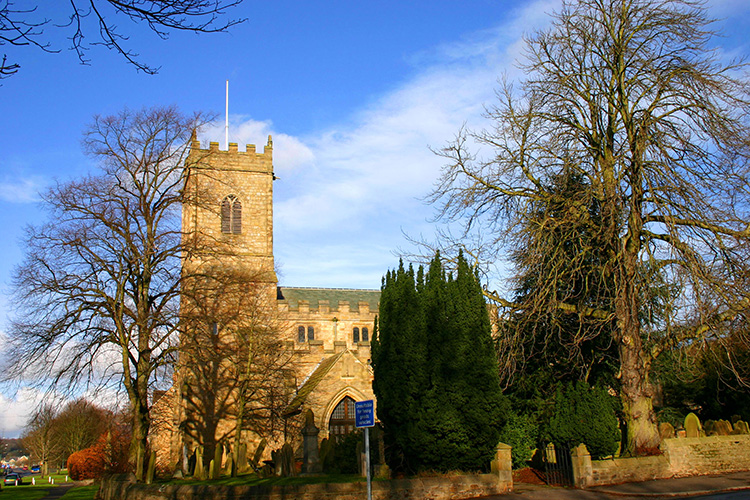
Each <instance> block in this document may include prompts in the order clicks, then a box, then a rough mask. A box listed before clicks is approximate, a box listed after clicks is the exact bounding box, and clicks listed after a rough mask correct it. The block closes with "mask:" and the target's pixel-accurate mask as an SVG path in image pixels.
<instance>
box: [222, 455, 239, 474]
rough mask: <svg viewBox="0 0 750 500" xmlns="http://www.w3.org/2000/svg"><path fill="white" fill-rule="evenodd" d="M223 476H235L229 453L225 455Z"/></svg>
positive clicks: (232, 461)
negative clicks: (225, 461)
mask: <svg viewBox="0 0 750 500" xmlns="http://www.w3.org/2000/svg"><path fill="white" fill-rule="evenodd" d="M224 474H226V475H229V476H232V477H234V476H235V475H236V471H235V470H234V460H233V459H232V454H231V453H229V454H228V455H227V463H226V464H225V465H224Z"/></svg>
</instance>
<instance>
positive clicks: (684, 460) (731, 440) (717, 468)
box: [662, 434, 750, 476]
mask: <svg viewBox="0 0 750 500" xmlns="http://www.w3.org/2000/svg"><path fill="white" fill-rule="evenodd" d="M662 449H663V450H664V454H665V455H666V456H667V457H668V459H669V462H670V464H671V469H672V473H673V474H674V475H676V476H690V475H698V474H716V473H723V472H736V471H743V470H750V434H739V435H734V436H708V437H699V438H676V439H665V440H664V443H663V444H662Z"/></svg>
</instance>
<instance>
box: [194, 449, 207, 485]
mask: <svg viewBox="0 0 750 500" xmlns="http://www.w3.org/2000/svg"><path fill="white" fill-rule="evenodd" d="M193 477H195V478H196V479H198V480H200V481H203V480H204V479H206V469H205V468H204V467H203V446H198V447H197V448H196V449H195V474H193Z"/></svg>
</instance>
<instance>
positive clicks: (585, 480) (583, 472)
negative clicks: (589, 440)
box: [570, 443, 594, 488]
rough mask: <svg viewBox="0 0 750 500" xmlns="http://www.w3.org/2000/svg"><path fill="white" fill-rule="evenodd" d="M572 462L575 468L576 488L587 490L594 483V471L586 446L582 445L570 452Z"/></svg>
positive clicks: (574, 481) (574, 482) (574, 480)
mask: <svg viewBox="0 0 750 500" xmlns="http://www.w3.org/2000/svg"><path fill="white" fill-rule="evenodd" d="M570 462H571V465H572V466H573V484H574V485H575V487H576V488H587V487H589V486H591V484H592V483H593V482H594V470H593V468H592V466H591V454H590V453H589V450H588V449H587V448H586V445H585V444H583V443H581V444H579V445H578V446H576V447H575V448H573V449H572V450H570Z"/></svg>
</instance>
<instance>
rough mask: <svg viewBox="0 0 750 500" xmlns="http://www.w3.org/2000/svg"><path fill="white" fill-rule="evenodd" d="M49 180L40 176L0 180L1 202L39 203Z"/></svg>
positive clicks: (13, 177)
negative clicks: (40, 195)
mask: <svg viewBox="0 0 750 500" xmlns="http://www.w3.org/2000/svg"><path fill="white" fill-rule="evenodd" d="M46 183H47V180H46V179H44V178H42V177H40V176H4V177H3V178H2V179H0V200H2V201H7V202H10V203H33V202H36V201H39V192H40V191H42V189H43V188H44V186H45V185H46Z"/></svg>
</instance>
